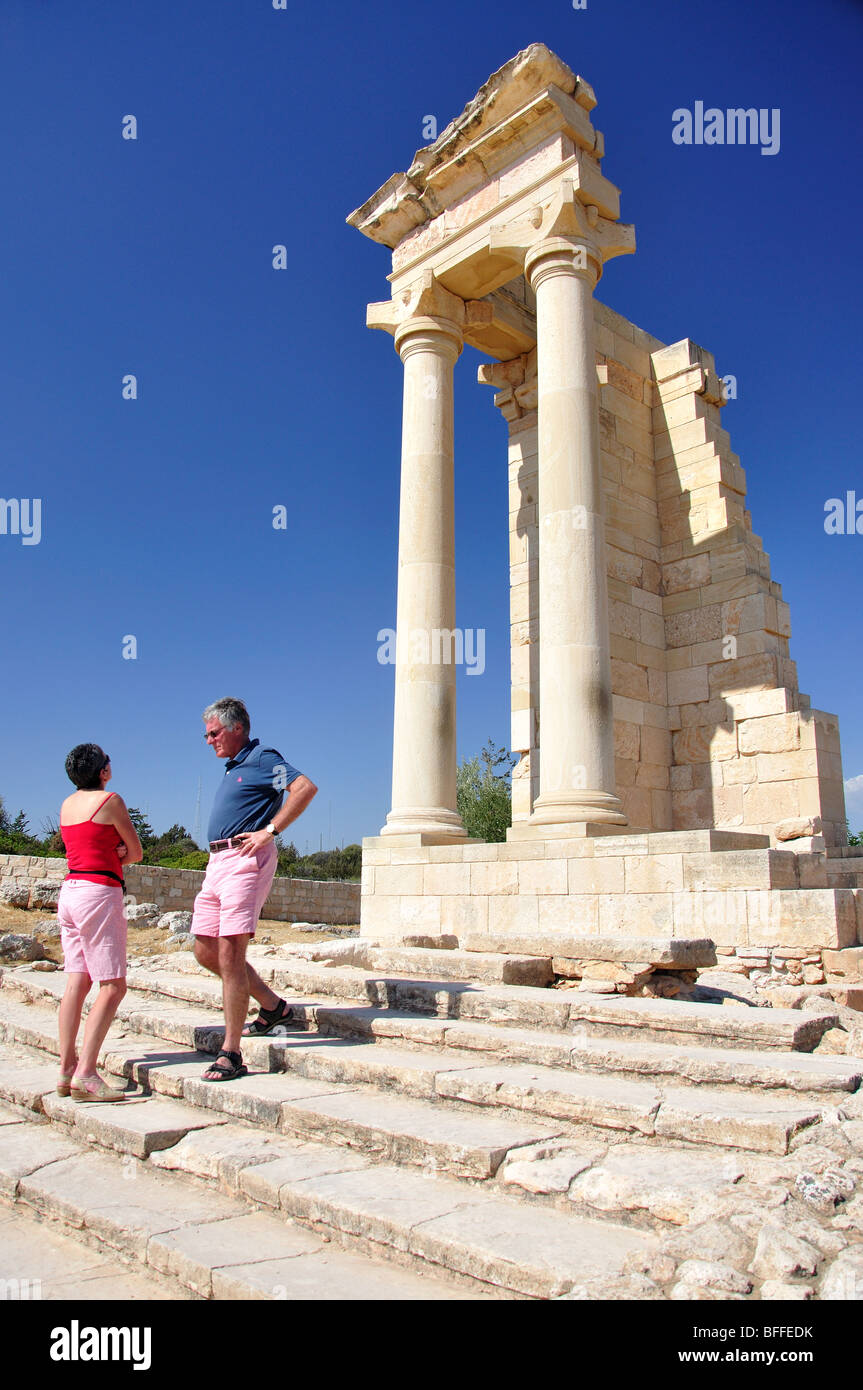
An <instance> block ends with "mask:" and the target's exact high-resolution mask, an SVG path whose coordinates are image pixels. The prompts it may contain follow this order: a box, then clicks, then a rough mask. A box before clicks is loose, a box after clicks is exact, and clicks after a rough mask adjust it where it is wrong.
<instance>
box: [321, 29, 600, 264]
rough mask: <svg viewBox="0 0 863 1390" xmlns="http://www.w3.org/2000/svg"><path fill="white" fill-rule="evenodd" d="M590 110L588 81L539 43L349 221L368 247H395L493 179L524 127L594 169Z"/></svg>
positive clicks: (596, 143)
mask: <svg viewBox="0 0 863 1390" xmlns="http://www.w3.org/2000/svg"><path fill="white" fill-rule="evenodd" d="M595 105H596V97H595V95H594V92H593V88H592V87H591V85H590V83H589V82H585V81H584V79H583V78H581V77H578V76H577V75H576V74H575V73H574V72H573V71H572V69H571V68H569V67H567V65H566V63H564V62H562V61H561V59H560V58H558V57H557V56H556V54H554V53H552V52H551V51H550V50H549V49H548V48H546V46H545V44H541V43H536V44H531V45H530V47H528V48H526V49H524V50H523V51H522V52H521V53H519V54H517V55H516V57H515V58H513V59H511V60H510V62H508V63H505V64H504V66H503V67H502V68H501V69H500V70H499V71H498V72H496V73H494V74H493V75H492V76H491V77H490V78H489V80H488V81H487V82H486V83H485V84H484V85H483V86H482V87H481V88H480V90H479V91H478V92H477V94H476V96H475V97H474V98H473V100H472V101H470V102H468V104H467V106H466V107H465V108H464V110H463V111H462V113H461V115H460V116H457V117H456V118H455V120H453V121H451V122H450V123H449V125H448V126H447V127H446V129H445V130H443V131H442V132H441V134H440V135H439V136H438V138H437V139H436V140H435V141H434V143H433V144H431V145H426V146H424V147H423V148H422V149H420V150H417V152H416V154H415V155H414V159H413V162H412V164H411V166H410V168H409V169H408V170H407V172H406V173H396V174H393V175H392V177H391V178H389V179H388V180H387V182H386V183H385V184H383V185H382V186H381V187H380V188H379V189H378V190H377V192H376V193H374V194H373V195H372V197H371V198H369V199H368V201H367V202H365V203H364V204H363V205H362V207H359V208H357V209H356V211H354V212H352V213H351V215H350V217H349V218H348V219H347V220H348V222H349V224H350V225H351V226H352V227H356V228H357V229H358V230H359V231H361V232H363V233H364V234H365V235H366V236H368V237H371V238H372V240H373V241H377V242H380V243H382V244H383V245H384V246H389V247H391V248H394V247H396V246H398V245H399V243H400V242H401V241H402V240H403V239H404V238H405V237H406V236H408V235H409V234H410V232H411V231H413V230H414V228H416V227H419V226H421V225H422V224H423V223H425V222H429V221H432V220H433V219H434V218H436V217H438V216H439V215H440V214H441V213H442V212H444V211H446V209H447V208H449V207H451V206H453V204H455V203H457V202H459V201H460V200H461V199H463V198H465V197H466V196H468V195H469V194H470V193H471V192H472V191H474V190H475V189H477V188H481V187H483V186H484V185H485V184H487V183H488V182H489V180H490V179H494V178H496V177H497V175H498V174H499V173H500V171H501V170H502V169H505V168H506V167H507V165H508V164H509V163H511V162H512V156H513V150H514V149H522V150H523V148H524V134H525V131H526V130H528V129H529V130H530V133H531V136H532V141H531V143H534V142H535V143H537V144H539V143H541V142H542V139H543V138H547V137H548V136H549V135H550V134H551V133H552V132H554V131H555V130H565V131H566V134H567V136H568V137H569V139H570V140H571V142H572V144H573V146H575V147H577V148H578V149H580V150H583V151H585V152H588V153H589V154H590V156H591V158H592V159H593V160H594V162H595V163H596V164H598V162H599V160H601V159H602V156H603V154H604V141H603V138H602V133H601V131H598V130H595V129H594V127H593V125H592V124H591V121H590V117H589V113H590V112H591V111H592V110H593V108H594V106H595Z"/></svg>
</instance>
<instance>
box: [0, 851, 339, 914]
mask: <svg viewBox="0 0 863 1390" xmlns="http://www.w3.org/2000/svg"><path fill="white" fill-rule="evenodd" d="M65 876H66V860H65V859H41V858H38V857H37V856H35V855H23V854H0V895H2V899H3V900H4V901H5V902H7V903H10V904H11V905H13V906H16V907H33V908H53V907H55V906H56V903H57V896H58V894H59V891H60V884H61V883H62V881H63V879H64V878H65ZM125 878H126V888H127V893H128V896H129V897H130V898H134V899H135V900H136V901H137V902H154V903H158V905H159V907H161V908H162V909H163V910H164V911H165V912H175V911H186V912H191V910H192V905H193V903H194V901H195V894H196V893H197V892H198V891H199V889H200V887H201V883H202V882H203V878H204V873H203V870H196V869H166V868H161V867H159V866H157V865H152V864H130V865H129V867H128V868H127V870H126V874H125ZM261 915H262V916H263V917H269V918H272V919H273V920H275V921H279V922H325V923H326V924H327V925H328V926H352V925H354V924H356V923H358V922H359V920H360V885H359V884H358V883H341V882H338V881H332V882H318V881H317V880H313V879H297V878H276V879H274V881H273V887H272V891H271V892H270V896H269V897H268V898H267V901H266V903H265V904H264V909H263V912H262V914H261Z"/></svg>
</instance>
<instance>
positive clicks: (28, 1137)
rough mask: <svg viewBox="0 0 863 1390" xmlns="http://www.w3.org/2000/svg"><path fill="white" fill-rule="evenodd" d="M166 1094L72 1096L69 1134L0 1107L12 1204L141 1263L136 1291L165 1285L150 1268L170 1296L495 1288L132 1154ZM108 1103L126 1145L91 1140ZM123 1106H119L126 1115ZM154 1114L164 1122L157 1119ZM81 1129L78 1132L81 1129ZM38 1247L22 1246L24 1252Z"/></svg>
mask: <svg viewBox="0 0 863 1390" xmlns="http://www.w3.org/2000/svg"><path fill="white" fill-rule="evenodd" d="M71 1104H73V1105H74V1102H72V1103H71ZM168 1105H170V1102H165V1101H149V1100H148V1101H145V1102H142V1103H141V1105H140V1107H138V1106H137V1105H136V1103H134V1102H125V1103H124V1104H123V1105H122V1106H116V1105H113V1106H95V1105H94V1106H89V1107H87V1106H78V1107H77V1110H76V1111H75V1114H74V1116H73V1117H72V1118H73V1123H72V1125H71V1128H70V1129H69V1134H68V1137H66V1136H65V1135H63V1134H61V1133H59V1129H60V1128H61V1127H60V1126H56V1127H55V1126H52V1127H50V1128H49V1127H48V1126H46V1125H45V1124H44V1123H39V1122H38V1121H37V1120H35V1119H31V1120H27V1119H23V1118H21V1117H19V1116H17V1115H16V1114H15V1113H14V1112H12V1111H6V1112H5V1113H4V1114H3V1116H2V1117H0V1192H2V1194H3V1197H4V1200H5V1201H6V1202H7V1203H8V1202H14V1203H15V1204H16V1206H15V1209H16V1210H17V1211H20V1212H27V1211H32V1212H36V1213H38V1215H39V1216H40V1217H41V1218H42V1219H43V1220H47V1221H52V1222H57V1223H59V1224H60V1225H61V1227H62V1229H63V1230H64V1231H71V1232H73V1233H74V1232H77V1233H80V1234H81V1235H83V1236H85V1237H86V1238H88V1239H89V1240H96V1241H97V1242H98V1243H99V1245H100V1246H101V1247H102V1248H103V1249H104V1250H106V1251H110V1252H112V1253H113V1252H118V1253H119V1254H120V1255H121V1256H124V1257H125V1258H126V1259H127V1260H130V1261H134V1263H135V1264H136V1266H138V1267H143V1268H144V1269H146V1270H147V1271H148V1272H149V1273H150V1275H151V1278H150V1280H149V1281H147V1280H146V1279H144V1278H143V1277H141V1274H140V1272H139V1278H138V1282H139V1283H140V1284H141V1286H142V1288H143V1291H144V1292H143V1294H142V1292H141V1291H140V1290H138V1293H137V1296H138V1297H142V1296H144V1297H153V1296H157V1297H158V1296H161V1297H165V1296H166V1294H165V1293H156V1294H155V1295H154V1292H153V1289H154V1287H155V1288H158V1285H156V1284H155V1282H154V1277H153V1276H155V1277H156V1278H158V1277H159V1276H161V1277H167V1279H169V1280H170V1281H171V1282H172V1283H174V1288H175V1291H174V1293H173V1294H172V1296H173V1297H175V1298H176V1297H177V1293H178V1292H179V1291H182V1292H181V1296H186V1297H188V1296H189V1293H191V1294H192V1295H197V1296H198V1297H201V1298H207V1299H209V1298H216V1299H228V1298H230V1299H274V1300H287V1299H290V1300H294V1299H315V1300H320V1299H325V1300H329V1301H334V1300H344V1299H364V1300H365V1299H369V1300H375V1301H381V1300H387V1301H389V1300H393V1299H411V1300H419V1299H421V1300H426V1299H432V1300H435V1301H439V1300H442V1299H464V1298H468V1299H476V1298H484V1297H488V1296H494V1292H495V1291H494V1290H488V1291H486V1290H485V1289H483V1288H481V1287H480V1286H479V1285H477V1284H474V1285H473V1287H472V1288H470V1289H468V1288H466V1287H465V1285H464V1284H463V1283H462V1282H461V1281H456V1280H454V1279H451V1278H448V1277H447V1274H446V1271H445V1270H443V1269H440V1268H439V1269H437V1270H432V1269H429V1268H428V1265H427V1266H426V1269H425V1270H423V1272H420V1271H419V1270H410V1269H406V1268H403V1267H399V1266H398V1265H395V1264H392V1263H388V1262H387V1261H386V1260H385V1259H382V1258H380V1257H378V1258H375V1257H373V1256H369V1255H366V1254H360V1253H352V1252H349V1251H347V1250H344V1249H341V1248H339V1247H338V1246H334V1245H333V1243H332V1241H331V1240H328V1239H322V1237H321V1235H320V1233H319V1232H313V1231H310V1230H308V1229H307V1228H305V1227H304V1226H302V1225H298V1224H297V1223H296V1222H295V1221H293V1220H291V1219H290V1216H289V1214H288V1212H287V1210H286V1209H285V1210H284V1211H281V1210H280V1211H279V1212H278V1214H275V1213H274V1212H273V1211H271V1210H268V1211H261V1210H259V1209H257V1206H256V1204H253V1203H252V1201H250V1200H249V1199H248V1197H246V1196H245V1194H243V1193H241V1192H239V1190H237V1191H236V1193H235V1195H228V1194H227V1193H225V1192H216V1191H212V1190H208V1189H207V1188H205V1187H204V1186H203V1184H201V1183H200V1182H195V1181H193V1180H190V1178H189V1177H188V1176H187V1175H185V1174H183V1173H182V1170H181V1168H180V1165H179V1164H178V1165H176V1166H177V1168H178V1169H180V1171H179V1172H165V1171H159V1170H158V1169H153V1168H152V1167H151V1165H150V1164H146V1163H140V1162H137V1161H136V1160H135V1159H134V1158H132V1157H131V1155H132V1154H133V1153H134V1152H135V1150H136V1148H137V1147H138V1141H139V1139H140V1134H141V1131H142V1125H143V1121H142V1120H141V1118H140V1114H141V1113H142V1112H145V1111H146V1110H147V1109H148V1107H152V1106H161V1108H162V1110H163V1111H164V1109H165V1107H166V1106H168ZM109 1110H110V1111H111V1112H112V1119H111V1121H110V1131H109V1132H110V1137H111V1141H112V1142H111V1143H110V1145H109V1147H110V1148H112V1149H117V1150H119V1154H123V1153H125V1155H126V1157H125V1158H122V1157H120V1156H119V1154H114V1153H104V1152H94V1151H93V1150H92V1148H91V1147H89V1144H90V1143H92V1142H93V1141H94V1139H95V1141H96V1142H100V1143H101V1142H103V1141H102V1138H101V1136H96V1135H94V1134H93V1132H92V1131H93V1129H94V1125H95V1120H96V1112H97V1111H101V1112H102V1115H103V1116H104V1115H106V1113H107V1111H109ZM85 1111H86V1112H87V1113H86V1115H85V1113H84V1112H85ZM119 1111H122V1112H123V1118H122V1120H121V1119H120V1118H119V1115H118V1113H117V1112H119ZM133 1113H137V1114H138V1121H137V1123H136V1124H132V1123H130V1121H131V1117H132V1115H133ZM74 1121H77V1123H75V1122H74ZM156 1125H157V1128H158V1129H161V1127H162V1121H161V1120H158V1121H157V1122H156ZM178 1125H179V1122H178ZM203 1132H204V1133H210V1132H211V1131H210V1130H205V1131H203ZM79 1134H80V1135H81V1137H82V1138H83V1139H84V1141H85V1142H83V1143H82V1142H81V1141H80V1140H79V1138H78V1136H79ZM249 1137H250V1138H253V1137H254V1136H252V1135H249ZM127 1138H128V1145H129V1146H128V1148H127V1147H126V1144H125V1141H126V1139H127ZM235 1143H236V1137H235ZM154 1152H156V1151H154ZM158 1152H165V1150H159V1151H158ZM167 1152H171V1150H168V1151H167ZM275 1156H276V1155H275V1153H273V1154H271V1155H269V1157H270V1158H273V1157H275ZM279 1157H284V1155H283V1154H280V1155H279ZM256 1161H259V1158H258V1155H257V1153H254V1152H253V1153H252V1154H251V1155H250V1157H249V1160H248V1163H245V1162H244V1161H243V1160H242V1159H241V1158H239V1157H238V1156H237V1157H236V1165H237V1166H236V1170H235V1171H236V1173H237V1176H239V1175H240V1174H242V1173H244V1172H245V1171H248V1170H249V1166H250V1165H251V1164H253V1163H255V1162H256ZM273 1205H274V1204H272V1203H270V1204H269V1206H270V1207H272V1206H273ZM276 1206H277V1204H276ZM44 1229H45V1228H44V1227H40V1228H39V1230H40V1231H44ZM4 1230H5V1228H4ZM64 1244H65V1246H66V1247H67V1248H66V1250H65V1251H64V1252H63V1254H64V1257H65V1258H64V1270H74V1267H75V1256H76V1253H77V1252H76V1251H75V1250H74V1247H72V1248H71V1251H70V1247H71V1242H70V1241H69V1240H68V1239H66V1240H65V1242H64ZM78 1249H79V1250H80V1247H78ZM86 1253H87V1255H88V1257H89V1263H90V1264H91V1265H92V1264H93V1262H94V1261H95V1260H97V1259H98V1256H96V1255H94V1253H93V1251H92V1250H88V1251H87V1252H86ZM380 1253H384V1252H383V1251H381V1252H380ZM81 1255H83V1251H81ZM81 1255H79V1256H78V1258H79V1260H80V1258H81ZM33 1258H34V1257H33V1255H32V1254H30V1255H28V1261H29V1262H30V1263H32V1260H33ZM30 1263H28V1268H29V1267H30ZM174 1281H175V1282H174ZM177 1285H179V1290H178V1289H177ZM123 1286H124V1280H123V1275H122V1274H119V1272H117V1273H115V1282H114V1284H113V1293H111V1292H110V1291H108V1292H106V1291H105V1289H104V1288H102V1291H101V1297H116V1296H117V1290H118V1288H119V1289H122V1288H123ZM187 1291H188V1292H187ZM66 1296H69V1295H68V1291H67V1295H66ZM74 1296H75V1297H76V1298H79V1297H81V1291H80V1290H79V1289H75V1291H74ZM133 1296H134V1290H133Z"/></svg>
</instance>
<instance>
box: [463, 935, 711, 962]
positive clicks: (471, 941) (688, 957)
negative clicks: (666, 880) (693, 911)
mask: <svg viewBox="0 0 863 1390" xmlns="http://www.w3.org/2000/svg"><path fill="white" fill-rule="evenodd" d="M459 944H460V946H461V948H462V950H463V951H466V952H467V951H491V952H494V953H497V954H507V953H509V952H512V953H513V954H515V955H519V956H547V957H551V958H555V957H558V956H560V957H563V958H564V959H566V960H572V961H600V960H601V961H609V962H616V963H619V964H622V965H625V964H627V963H628V962H630V961H638V962H641V961H645V962H646V963H647V964H648V965H653V966H660V967H662V968H664V969H667V970H696V969H699V968H700V967H703V966H710V965H715V964H716V948H715V946H714V944H713V942H712V941H711V940H709V939H708V938H706V937H692V938H690V937H661V938H660V937H640V936H627V937H620V936H564V935H558V934H557V933H555V934H548V935H545V936H513V937H507V936H484V935H476V936H473V935H467V936H464V937H463V938H462V939H461V940H460V942H459Z"/></svg>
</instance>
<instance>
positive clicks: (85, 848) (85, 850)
mask: <svg viewBox="0 0 863 1390" xmlns="http://www.w3.org/2000/svg"><path fill="white" fill-rule="evenodd" d="M114 795H115V793H114V792H109V793H108V795H107V796H106V797H105V799H104V801H100V802H99V805H98V806H97V807H96V810H95V811H94V812H93V816H95V815H96V813H97V812H98V811H101V809H102V807H103V806H104V805H105V802H106V801H109V800H110V798H111V797H112V796H114ZM93 816H91V817H90V819H89V820H84V821H81V822H79V824H78V825H61V826H60V834H61V835H62V836H63V844H64V845H65V846H66V857H67V859H68V861H69V872H68V873H67V875H66V877H67V878H84V879H86V880H87V882H88V883H104V884H105V885H106V886H107V887H109V888H114V887H120V886H121V885H122V884H123V868H122V865H121V863H120V857H119V855H118V854H117V849H118V846H119V845H120V844H122V841H121V839H120V836H119V835H118V833H117V827H116V826H115V825H94V824H93ZM112 874H113V875H114V877H113V878H112V877H110V875H112Z"/></svg>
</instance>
